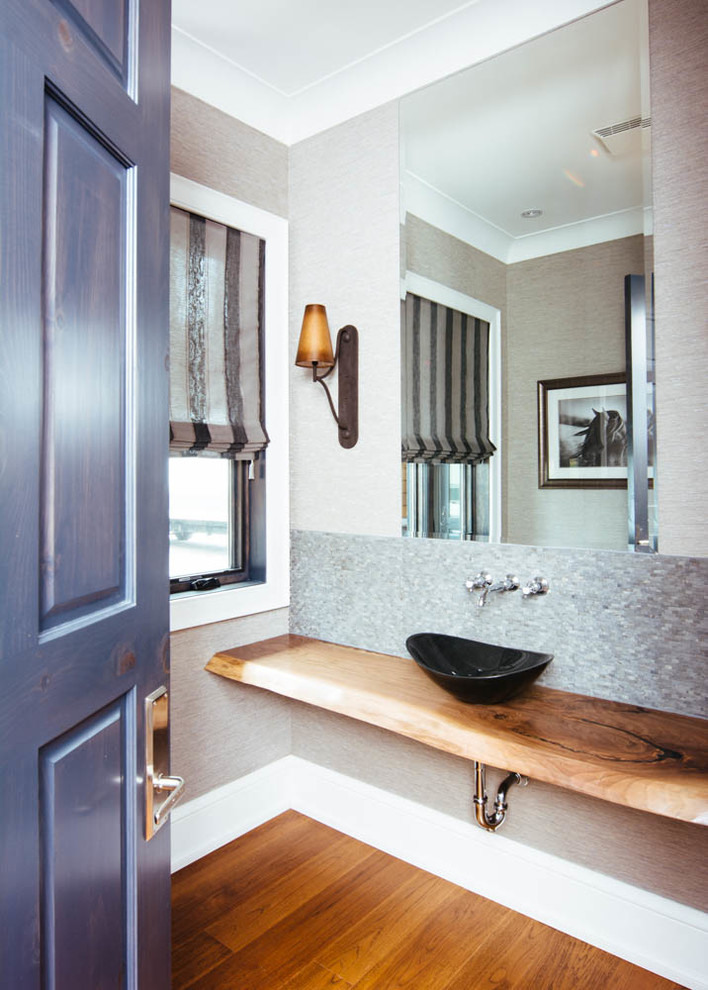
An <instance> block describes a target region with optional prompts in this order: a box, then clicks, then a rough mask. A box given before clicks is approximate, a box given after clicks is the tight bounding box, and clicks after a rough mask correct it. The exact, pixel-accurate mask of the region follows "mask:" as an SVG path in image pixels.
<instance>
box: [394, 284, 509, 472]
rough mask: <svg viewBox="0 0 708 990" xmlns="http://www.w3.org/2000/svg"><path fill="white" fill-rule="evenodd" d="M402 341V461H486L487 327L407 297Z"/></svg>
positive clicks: (489, 445) (488, 453) (491, 447)
mask: <svg viewBox="0 0 708 990" xmlns="http://www.w3.org/2000/svg"><path fill="white" fill-rule="evenodd" d="M402 338H403V339H402V348H401V354H402V375H403V381H402V390H403V391H402V399H403V442H402V455H403V460H404V461H408V462H409V463H411V462H425V461H429V462H432V463H436V464H437V463H453V464H477V463H479V462H481V461H485V460H487V458H488V457H490V456H491V455H492V454H493V453H494V450H495V449H496V448H495V447H494V444H493V443H492V442H491V440H490V439H489V324H488V323H486V322H485V321H484V320H479V319H476V318H475V317H473V316H468V315H467V314H466V313H459V312H457V310H454V309H449V308H448V307H447V306H442V305H440V304H439V303H434V302H430V300H428V299H421V298H420V297H419V296H415V295H413V294H412V293H410V292H409V293H407V295H406V299H405V302H404V303H402Z"/></svg>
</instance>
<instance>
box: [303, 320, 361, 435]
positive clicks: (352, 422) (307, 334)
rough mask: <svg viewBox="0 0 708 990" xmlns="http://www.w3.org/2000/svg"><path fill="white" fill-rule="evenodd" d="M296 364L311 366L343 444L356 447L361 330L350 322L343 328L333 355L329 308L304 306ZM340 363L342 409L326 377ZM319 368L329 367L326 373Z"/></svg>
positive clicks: (339, 378)
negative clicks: (324, 394) (331, 391)
mask: <svg viewBox="0 0 708 990" xmlns="http://www.w3.org/2000/svg"><path fill="white" fill-rule="evenodd" d="M295 364H296V365H297V366H298V368H312V380H313V382H319V383H320V385H321V386H322V388H323V389H324V390H325V392H326V393H327V398H328V400H329V407H330V409H331V410H332V415H333V416H334V419H335V421H336V423H337V426H338V427H339V442H340V444H341V445H342V447H353V446H354V445H355V444H356V442H357V440H358V439H359V331H358V330H357V328H356V327H353V326H351V325H349V326H346V327H342V329H341V330H340V331H339V333H338V334H337V350H336V351H335V353H334V356H333V355H332V338H331V337H330V334H329V324H328V322H327V310H326V309H325V308H324V306H320V305H318V304H312V305H309V306H305V315H304V316H303V318H302V330H301V331H300V341H299V343H298V346H297V357H296V358H295ZM337 366H339V373H338V376H337V377H338V385H339V402H338V405H339V412H337V410H336V409H335V408H334V403H333V402H332V396H331V394H330V391H329V389H328V388H327V384H326V383H325V378H327V377H328V375H331V374H332V372H333V371H334V369H335V368H336V367H337ZM318 368H326V369H327V370H326V371H325V373H324V374H323V375H318V374H317V369H318Z"/></svg>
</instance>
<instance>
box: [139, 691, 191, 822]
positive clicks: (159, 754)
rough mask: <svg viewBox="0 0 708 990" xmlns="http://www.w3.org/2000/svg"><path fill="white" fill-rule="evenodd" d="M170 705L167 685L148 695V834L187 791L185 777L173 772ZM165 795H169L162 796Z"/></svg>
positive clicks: (146, 752) (146, 734) (146, 753)
mask: <svg viewBox="0 0 708 990" xmlns="http://www.w3.org/2000/svg"><path fill="white" fill-rule="evenodd" d="M169 729H170V707H169V695H168V694H167V688H166V687H159V688H158V689H157V690H156V691H153V692H152V694H149V695H148V696H147V698H146V699H145V838H146V839H147V840H150V839H151V838H152V837H153V835H154V834H155V833H156V832H157V831H158V829H160V828H161V827H162V826H163V825H164V824H165V822H166V821H167V819H168V817H169V814H170V812H171V811H172V809H173V808H174V806H175V805H176V804H177V802H178V801H179V799H180V798H181V797H182V794H183V793H184V778H182V777H178V776H177V775H176V774H171V773H170V732H169ZM163 795H166V797H163Z"/></svg>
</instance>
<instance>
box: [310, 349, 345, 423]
mask: <svg viewBox="0 0 708 990" xmlns="http://www.w3.org/2000/svg"><path fill="white" fill-rule="evenodd" d="M333 371H334V365H332V367H331V368H330V369H329V370H328V371H326V372H325V373H324V375H318V374H317V365H316V364H315V365H313V366H312V380H313V382H319V383H320V385H321V386H322V388H323V389H324V390H325V392H326V393H327V399H328V401H329V408H330V409H331V410H332V415H333V416H334V421H335V423H336V424H337V426H339V427H341V425H342V424H341V423H340V422H339V416H338V415H337V410H336V409H335V408H334V402H333V401H332V393H331V392H330V390H329V389H328V388H327V382H326V381H325V378H326V377H327V375H330V374H331V373H332V372H333Z"/></svg>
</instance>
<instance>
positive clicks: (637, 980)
mask: <svg viewBox="0 0 708 990" xmlns="http://www.w3.org/2000/svg"><path fill="white" fill-rule="evenodd" d="M172 912H173V952H172V959H173V984H172V985H173V987H174V988H179V990H181V988H185V987H198V988H203V990H208V988H219V990H324V988H327V987H338V988H339V990H348V988H356V990H397V988H401V990H402V988H406V990H483V988H487V990H609V988H611V990H672V988H673V990H676V988H678V984H676V983H671V982H670V981H668V980H664V979H662V978H661V977H659V976H655V975H654V974H652V973H649V972H647V971H646V970H643V969H639V968H638V967H637V966H632V965H630V964H629V963H627V962H624V961H623V960H621V959H617V958H616V957H615V956H611V955H609V954H608V953H606V952H602V951H601V950H600V949H595V948H593V947H591V946H589V945H586V944H585V943H584V942H580V941H578V940H577V939H574V938H570V937H569V936H567V935H562V934H560V933H559V932H557V931H555V930H554V929H552V928H548V927H546V926H545V925H542V924H540V923H539V922H536V921H531V920H530V919H528V918H525V917H524V916H523V915H520V914H516V913H515V912H513V911H510V910H509V909H508V908H504V907H501V906H499V905H498V904H494V903H493V902H492V901H488V900H485V899H484V898H482V897H478V896H477V895H476V894H471V893H469V891H466V890H463V889H461V888H460V887H456V886H455V885H454V884H451V883H448V882H447V881H445V880H441V879H439V878H438V877H434V876H432V875H431V874H429V873H425V872H424V871H422V870H419V869H417V868H416V867H414V866H410V865H409V864H407V863H404V862H402V861H401V860H398V859H394V858H393V857H392V856H387V855H386V854H385V853H382V852H379V851H378V850H376V849H373V848H372V847H371V846H367V845H364V843H362V842H358V841H357V840H355V839H351V838H349V837H348V836H345V835H342V834H341V833H339V832H335V831H333V830H332V829H330V828H327V827H326V826H324V825H320V824H319V823H318V822H314V821H312V820H311V819H309V818H305V817H304V816H302V815H298V814H296V813H295V812H293V811H289V812H286V813H285V814H284V815H280V816H279V817H278V818H275V819H273V820H272V821H270V822H267V823H266V824H265V825H262V826H261V827H260V828H257V829H254V830H253V831H252V832H249V833H248V835H244V836H242V837H241V838H240V839H236V841H235V842H231V843H230V844H229V845H227V846H224V847H223V848H221V849H218V850H217V851H216V852H214V853H212V854H211V855H209V856H206V857H205V858H204V859H201V860H199V861H198V862H196V863H192V865H191V866H187V867H185V869H183V870H180V871H179V873H176V874H175V875H174V877H173V883H172Z"/></svg>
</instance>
